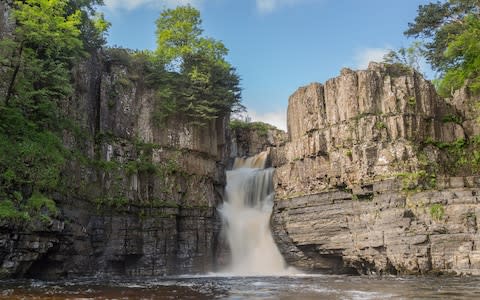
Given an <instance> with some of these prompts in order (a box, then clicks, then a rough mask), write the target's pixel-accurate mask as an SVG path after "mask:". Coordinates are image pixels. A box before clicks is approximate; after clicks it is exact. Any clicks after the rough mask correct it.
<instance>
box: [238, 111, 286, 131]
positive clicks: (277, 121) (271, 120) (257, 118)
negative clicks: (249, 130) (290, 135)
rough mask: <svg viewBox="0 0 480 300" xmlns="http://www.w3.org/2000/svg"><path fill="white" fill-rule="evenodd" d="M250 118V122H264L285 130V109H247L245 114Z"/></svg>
mask: <svg viewBox="0 0 480 300" xmlns="http://www.w3.org/2000/svg"><path fill="white" fill-rule="evenodd" d="M247 115H248V116H249V117H250V118H252V120H251V121H252V122H264V123H267V124H271V125H273V126H275V127H277V128H278V129H281V130H284V131H287V111H286V110H279V111H275V112H268V113H257V112H256V111H253V110H248V114H247Z"/></svg>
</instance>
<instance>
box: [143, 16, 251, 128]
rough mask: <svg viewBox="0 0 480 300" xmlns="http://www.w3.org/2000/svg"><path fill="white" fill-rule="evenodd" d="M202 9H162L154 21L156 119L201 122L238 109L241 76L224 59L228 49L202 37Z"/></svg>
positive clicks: (240, 107) (153, 75) (159, 120)
mask: <svg viewBox="0 0 480 300" xmlns="http://www.w3.org/2000/svg"><path fill="white" fill-rule="evenodd" d="M202 32H203V30H202V28H201V19H200V12H199V11H198V10H196V9H195V8H193V7H191V6H179V7H177V8H175V9H166V10H164V11H163V12H162V13H161V15H160V17H159V19H158V20H157V45H158V48H157V51H156V57H155V60H154V64H156V70H155V72H154V74H152V76H150V81H153V82H155V84H156V85H157V86H158V87H159V88H158V98H159V101H157V107H156V114H155V119H156V120H157V121H158V122H160V123H162V122H165V121H166V120H167V119H168V118H169V117H171V116H174V115H177V116H183V117H186V118H187V120H189V121H190V122H191V123H195V124H199V125H202V124H205V123H206V122H208V121H210V120H214V119H216V118H218V117H220V116H223V115H226V114H228V113H229V112H231V111H235V110H238V109H242V106H241V104H240V87H239V82H240V81H239V77H238V75H237V74H236V73H235V69H234V68H232V66H231V65H230V64H229V63H228V62H227V61H226V60H225V56H226V55H227V53H228V50H227V49H226V48H225V46H224V45H223V44H222V43H221V42H219V41H216V40H214V39H211V38H206V37H203V36H202Z"/></svg>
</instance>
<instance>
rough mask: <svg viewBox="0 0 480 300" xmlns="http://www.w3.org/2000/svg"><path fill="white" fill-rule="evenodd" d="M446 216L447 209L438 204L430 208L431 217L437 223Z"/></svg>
mask: <svg viewBox="0 0 480 300" xmlns="http://www.w3.org/2000/svg"><path fill="white" fill-rule="evenodd" d="M444 216H445V207H444V206H443V205H442V204H439V203H436V204H433V205H432V206H430V217H431V218H432V219H433V220H435V221H440V220H442V219H443V217H444Z"/></svg>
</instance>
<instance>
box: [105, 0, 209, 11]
mask: <svg viewBox="0 0 480 300" xmlns="http://www.w3.org/2000/svg"><path fill="white" fill-rule="evenodd" d="M104 2H105V7H106V8H107V9H109V10H110V11H118V10H127V11H128V10H133V9H136V8H139V7H142V6H147V7H156V8H158V7H164V6H167V7H175V6H179V5H187V4H191V5H193V6H198V5H199V4H200V3H201V2H202V0H104Z"/></svg>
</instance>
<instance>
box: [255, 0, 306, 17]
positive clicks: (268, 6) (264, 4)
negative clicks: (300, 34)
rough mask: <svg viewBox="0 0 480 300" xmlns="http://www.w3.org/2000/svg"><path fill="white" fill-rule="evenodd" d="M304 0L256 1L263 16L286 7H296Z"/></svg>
mask: <svg viewBox="0 0 480 300" xmlns="http://www.w3.org/2000/svg"><path fill="white" fill-rule="evenodd" d="M303 1H304V0H256V2H257V10H258V11H259V12H260V13H262V14H268V13H271V12H273V11H274V10H276V9H278V8H279V7H282V6H286V5H295V4H298V3H300V2H303Z"/></svg>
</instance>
